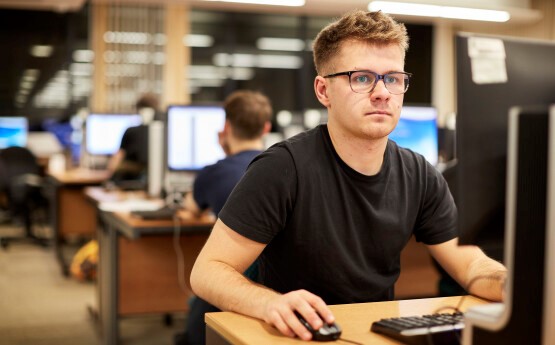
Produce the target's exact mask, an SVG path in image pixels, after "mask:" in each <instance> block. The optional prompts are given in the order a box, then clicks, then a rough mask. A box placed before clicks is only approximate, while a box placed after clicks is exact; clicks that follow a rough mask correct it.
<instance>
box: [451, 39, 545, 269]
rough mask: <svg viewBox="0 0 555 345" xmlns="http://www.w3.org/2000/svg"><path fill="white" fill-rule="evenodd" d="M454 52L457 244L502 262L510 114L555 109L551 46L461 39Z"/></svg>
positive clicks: (522, 42) (514, 41)
mask: <svg viewBox="0 0 555 345" xmlns="http://www.w3.org/2000/svg"><path fill="white" fill-rule="evenodd" d="M456 49H457V50H456V53H457V59H456V60H457V65H456V73H457V123H456V157H457V161H458V163H457V167H456V179H455V181H456V184H457V186H456V190H457V193H456V195H454V197H455V201H456V203H457V208H458V212H459V221H458V224H459V231H460V242H461V243H463V244H469V243H470V244H478V245H480V246H482V248H483V249H484V250H486V252H487V251H488V248H491V252H490V253H488V254H490V255H492V256H494V257H497V258H501V257H502V255H503V254H502V250H503V243H504V231H505V201H506V192H505V189H506V172H507V140H508V137H507V129H508V116H509V109H510V108H511V107H513V106H529V105H548V104H551V103H555V68H553V66H554V65H553V63H554V61H555V44H554V43H553V42H546V41H545V42H542V41H539V40H525V39H517V38H508V37H480V36H477V35H470V34H467V35H462V34H461V35H459V36H458V37H457V41H456ZM496 252H497V253H496Z"/></svg>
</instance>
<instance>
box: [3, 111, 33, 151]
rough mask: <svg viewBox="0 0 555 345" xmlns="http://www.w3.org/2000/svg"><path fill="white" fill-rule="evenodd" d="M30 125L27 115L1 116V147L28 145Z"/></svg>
mask: <svg viewBox="0 0 555 345" xmlns="http://www.w3.org/2000/svg"><path fill="white" fill-rule="evenodd" d="M28 126H29V124H28V121H27V118H25V117H13V116H12V117H8V116H6V117H0V149H4V148H6V147H10V146H21V147H24V146H25V145H27V130H28Z"/></svg>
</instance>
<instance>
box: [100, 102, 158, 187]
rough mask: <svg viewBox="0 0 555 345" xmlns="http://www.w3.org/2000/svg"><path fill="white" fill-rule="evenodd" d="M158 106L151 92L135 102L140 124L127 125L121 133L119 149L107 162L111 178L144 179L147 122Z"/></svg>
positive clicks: (153, 115)
mask: <svg viewBox="0 0 555 345" xmlns="http://www.w3.org/2000/svg"><path fill="white" fill-rule="evenodd" d="M157 108H158V99H157V98H156V96H155V95H153V94H145V95H143V96H141V97H140V98H139V100H138V101H137V104H136V109H137V113H138V114H139V115H141V121H142V124H140V125H139V126H134V127H129V128H127V129H126V130H125V132H124V133H123V137H122V138H121V144H120V149H119V150H118V152H116V153H115V154H114V155H113V156H112V157H111V158H110V161H109V162H108V170H109V171H111V172H112V176H111V178H110V179H111V180H112V181H114V182H116V183H117V182H121V181H125V180H141V179H142V180H145V183H146V170H147V168H148V136H149V135H148V132H149V124H150V123H151V122H152V120H154V117H155V116H156V112H157V110H156V109H157Z"/></svg>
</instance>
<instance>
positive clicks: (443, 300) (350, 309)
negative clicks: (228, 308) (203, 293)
mask: <svg viewBox="0 0 555 345" xmlns="http://www.w3.org/2000/svg"><path fill="white" fill-rule="evenodd" d="M459 300H460V297H438V298H423V299H415V300H403V301H392V302H377V303H361V304H344V305H333V306H330V309H331V310H332V311H333V314H334V315H335V318H336V321H337V323H338V324H339V325H340V326H341V328H342V329H343V333H342V335H341V336H342V337H344V338H345V339H348V340H353V341H356V342H360V343H362V344H373V345H374V344H378V345H380V344H399V343H398V342H396V341H394V340H392V339H390V338H387V337H385V336H382V335H380V334H377V333H373V332H371V331H370V326H371V324H372V322H374V321H377V320H380V319H382V318H386V317H396V316H411V315H423V314H432V313H434V312H435V311H436V310H438V309H439V308H441V307H446V306H456V305H457V304H458V303H459ZM484 303H486V302H484V301H483V300H480V299H478V298H475V297H472V296H467V297H465V299H464V302H463V305H462V307H461V309H462V310H463V311H464V310H466V309H467V308H469V307H471V306H474V305H479V304H484ZM205 321H206V324H207V327H206V343H207V344H208V345H220V344H233V345H257V344H265V345H277V344H279V345H282V344H283V345H287V344H307V343H306V342H304V341H302V340H300V339H298V338H295V339H292V338H287V337H285V336H283V335H281V334H280V333H279V332H278V330H277V329H275V328H273V327H271V326H270V325H268V324H266V323H264V322H263V321H260V320H257V319H254V318H250V317H247V316H243V315H240V314H236V313H231V312H220V313H208V314H206V316H205ZM339 343H341V344H343V342H339Z"/></svg>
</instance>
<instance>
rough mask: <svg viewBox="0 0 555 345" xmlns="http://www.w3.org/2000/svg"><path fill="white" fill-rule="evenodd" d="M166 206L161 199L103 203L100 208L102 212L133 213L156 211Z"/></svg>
mask: <svg viewBox="0 0 555 345" xmlns="http://www.w3.org/2000/svg"><path fill="white" fill-rule="evenodd" d="M163 206H164V201H163V200H161V199H154V200H146V199H127V200H122V201H109V202H101V203H100V204H99V206H98V208H100V209H101V210H102V211H108V212H131V211H155V210H158V209H160V208H162V207H163Z"/></svg>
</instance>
